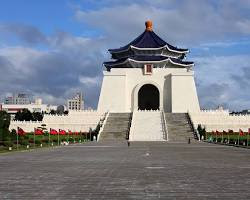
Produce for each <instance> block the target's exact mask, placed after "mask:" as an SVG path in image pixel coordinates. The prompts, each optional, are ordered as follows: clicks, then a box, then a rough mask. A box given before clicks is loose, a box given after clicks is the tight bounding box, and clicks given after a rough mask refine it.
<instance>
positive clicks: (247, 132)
mask: <svg viewBox="0 0 250 200" xmlns="http://www.w3.org/2000/svg"><path fill="white" fill-rule="evenodd" d="M248 141H249V130H248V132H247V148H248Z"/></svg>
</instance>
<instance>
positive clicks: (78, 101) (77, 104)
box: [67, 92, 84, 110]
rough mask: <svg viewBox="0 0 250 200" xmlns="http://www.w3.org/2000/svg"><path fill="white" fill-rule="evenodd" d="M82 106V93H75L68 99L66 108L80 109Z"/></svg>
mask: <svg viewBox="0 0 250 200" xmlns="http://www.w3.org/2000/svg"><path fill="white" fill-rule="evenodd" d="M83 106H84V102H83V97H82V93H81V92H80V93H77V94H76V95H75V96H74V97H73V98H72V99H68V101H67V108H68V110H82V109H83Z"/></svg>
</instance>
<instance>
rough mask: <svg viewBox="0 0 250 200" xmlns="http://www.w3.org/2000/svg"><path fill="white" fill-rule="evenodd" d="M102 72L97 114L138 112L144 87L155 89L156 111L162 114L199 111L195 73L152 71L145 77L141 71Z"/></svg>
mask: <svg viewBox="0 0 250 200" xmlns="http://www.w3.org/2000/svg"><path fill="white" fill-rule="evenodd" d="M103 73H104V77H103V83H102V88H101V94H100V98H99V103H98V110H99V111H102V112H105V111H110V112H133V111H134V110H138V91H139V90H140V88H141V87H142V86H143V85H145V84H151V85H154V86H155V87H156V88H157V89H158V91H159V94H160V95H159V109H160V110H164V112H173V113H186V112H188V111H193V112H196V111H199V110H200V107H199V101H198V97H197V92H196V87H195V82H194V73H193V71H188V70H187V69H186V68H153V73H152V74H151V75H145V74H144V73H143V69H142V68H112V69H111V70H110V71H104V72H103Z"/></svg>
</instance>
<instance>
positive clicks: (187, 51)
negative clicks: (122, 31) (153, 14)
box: [108, 44, 189, 54]
mask: <svg viewBox="0 0 250 200" xmlns="http://www.w3.org/2000/svg"><path fill="white" fill-rule="evenodd" d="M164 48H166V49H167V50H168V51H170V52H174V53H189V50H188V49H183V50H173V49H170V48H169V46H168V45H167V44H166V45H164V46H162V47H154V48H141V47H136V46H133V45H129V46H128V47H127V48H125V49H123V48H121V49H109V50H108V51H109V52H110V53H111V54H112V53H121V52H125V51H128V50H129V49H136V50H144V51H147V50H160V49H164Z"/></svg>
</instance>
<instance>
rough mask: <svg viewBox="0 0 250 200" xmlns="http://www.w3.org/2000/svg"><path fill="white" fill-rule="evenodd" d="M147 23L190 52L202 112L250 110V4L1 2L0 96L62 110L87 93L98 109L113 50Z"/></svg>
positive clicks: (244, 0) (243, 0)
mask: <svg viewBox="0 0 250 200" xmlns="http://www.w3.org/2000/svg"><path fill="white" fill-rule="evenodd" d="M149 19H150V20H152V21H153V29H154V32H155V33H156V34H158V35H159V36H160V37H161V38H162V39H164V40H165V41H166V42H168V43H170V44H172V45H174V46H178V47H180V48H188V49H189V50H190V53H189V54H188V55H187V60H189V61H194V62H195V66H194V71H195V81H196V86H197V92H198V97H199V101H200V106H201V108H203V109H214V108H216V107H217V106H218V105H223V106H224V107H225V108H227V109H230V110H235V111H239V110H242V109H250V81H249V80H250V0H237V1H235V0H199V1H197V0H153V1H152V0H96V1H94V0H92V1H91V0H53V1H52V0H1V1H0V99H1V100H3V99H4V97H6V96H8V95H11V94H12V93H17V92H25V93H28V94H32V95H34V97H42V99H43V101H44V102H46V103H49V104H57V105H58V104H65V103H66V99H67V98H70V97H71V96H72V95H74V93H75V92H77V91H82V92H83V95H84V100H85V105H86V107H92V108H96V106H97V102H98V98H99V93H100V88H101V84H102V78H103V75H102V70H103V66H102V63H103V62H104V61H107V60H109V59H110V55H109V53H108V52H107V50H108V49H109V48H118V47H121V46H124V45H126V44H127V43H129V42H130V41H132V40H133V39H134V38H136V37H137V36H138V35H139V34H141V33H142V32H143V31H144V30H145V25H144V23H145V21H146V20H149Z"/></svg>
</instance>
